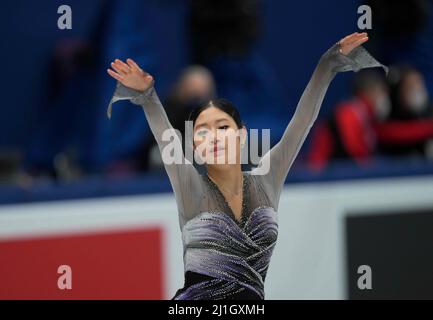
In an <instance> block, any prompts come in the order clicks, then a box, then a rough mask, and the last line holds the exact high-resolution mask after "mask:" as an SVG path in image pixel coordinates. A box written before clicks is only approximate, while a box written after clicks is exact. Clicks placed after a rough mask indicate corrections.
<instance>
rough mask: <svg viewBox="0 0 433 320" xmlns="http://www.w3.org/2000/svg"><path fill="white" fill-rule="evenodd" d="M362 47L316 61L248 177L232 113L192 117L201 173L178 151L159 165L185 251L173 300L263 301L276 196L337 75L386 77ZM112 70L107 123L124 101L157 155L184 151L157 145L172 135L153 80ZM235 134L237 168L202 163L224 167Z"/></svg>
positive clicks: (339, 49) (361, 38) (224, 107)
mask: <svg viewBox="0 0 433 320" xmlns="http://www.w3.org/2000/svg"><path fill="white" fill-rule="evenodd" d="M367 40H368V37H367V34H366V33H357V32H356V33H353V34H351V35H349V36H347V37H345V38H343V39H342V40H340V41H339V42H337V43H336V44H334V45H333V46H332V47H331V48H330V49H329V50H328V51H326V52H325V53H324V54H323V55H322V57H321V59H320V61H319V63H318V65H317V66H316V68H315V70H314V73H313V75H312V77H311V79H310V81H309V83H308V85H307V87H306V89H305V91H304V92H303V94H302V96H301V99H300V101H299V103H298V105H297V108H296V111H295V114H294V115H293V118H292V119H291V121H290V123H289V124H288V126H287V128H286V130H285V132H284V134H283V137H282V138H281V140H280V141H279V142H278V143H277V144H276V145H275V146H273V147H272V148H271V150H269V151H268V152H267V153H266V154H265V155H264V156H263V157H262V158H261V159H260V162H259V164H258V167H257V168H254V169H253V170H251V171H249V172H246V171H244V172H243V171H242V170H241V163H240V161H239V154H240V152H241V145H242V144H243V143H244V142H245V127H244V126H243V125H242V122H241V119H240V116H239V113H238V111H237V110H236V109H235V107H234V106H233V105H232V104H231V103H230V102H228V101H227V100H224V99H215V100H211V101H209V102H208V103H207V104H206V105H204V106H202V107H200V108H199V109H197V110H194V111H193V112H192V113H191V115H190V119H191V120H192V121H193V133H194V134H193V148H194V150H196V148H197V147H198V146H201V147H204V148H203V149H202V150H204V151H203V153H202V155H203V156H202V157H203V158H204V159H207V160H205V161H206V168H207V174H204V175H202V174H199V173H198V171H197V170H196V168H195V167H194V165H193V164H192V163H191V161H189V160H188V159H186V158H185V156H184V154H183V152H182V157H183V159H182V160H183V161H182V163H181V164H178V163H165V162H164V167H165V169H166V171H167V174H168V176H169V179H170V182H171V185H172V188H173V191H174V193H175V198H176V204H177V207H178V214H179V224H180V228H181V231H182V242H183V248H184V251H183V253H184V255H183V259H184V273H185V284H184V287H183V288H181V289H179V290H178V291H177V292H176V294H175V296H174V297H173V298H172V299H207V300H213V299H264V296H265V295H264V281H265V277H266V272H267V270H268V266H269V262H270V258H271V255H272V252H273V249H274V246H275V244H276V240H277V234H278V231H277V227H278V224H277V211H278V203H279V198H280V192H281V190H282V188H283V184H284V180H285V178H286V176H287V174H288V171H289V169H290V167H291V165H292V163H293V161H294V160H295V157H296V155H297V154H298V151H299V149H300V148H301V146H302V143H303V142H304V140H305V138H306V136H307V134H308V132H309V130H310V128H311V126H312V125H313V123H314V121H315V119H316V117H317V114H318V113H319V109H320V106H321V103H322V101H323V98H324V95H325V93H326V90H327V88H328V86H329V84H330V83H331V81H332V79H333V78H334V76H335V75H336V73H337V72H341V71H349V70H353V71H355V72H357V71H358V70H360V69H362V68H368V67H377V66H382V67H383V68H384V69H385V71H387V68H386V67H385V66H383V65H381V64H380V63H378V62H377V61H376V60H375V59H374V58H373V57H372V56H371V55H370V54H368V52H367V51H366V50H365V49H364V48H363V47H362V46H360V45H361V44H362V43H364V42H366V41H367ZM111 67H112V69H113V70H111V69H108V70H107V72H108V73H109V75H110V76H112V77H113V78H114V79H116V80H117V86H116V89H115V92H114V94H113V97H112V99H111V101H110V105H109V107H108V110H107V114H108V117H110V116H111V107H112V104H113V103H114V102H116V101H118V100H125V99H128V100H130V101H131V102H132V103H134V104H137V105H140V106H141V107H142V108H143V110H144V113H145V117H146V119H147V121H148V122H149V126H150V129H151V131H152V133H153V135H154V136H155V139H156V140H157V143H158V147H159V149H160V151H161V152H162V151H163V148H164V147H165V146H167V145H168V144H173V143H175V144H176V145H178V146H179V148H178V150H182V147H181V146H182V142H181V139H180V137H179V136H177V135H174V138H175V141H174V142H173V141H166V140H167V139H163V138H162V134H163V132H164V131H165V130H167V129H168V130H173V128H172V126H171V123H170V122H169V120H168V118H167V116H166V113H165V110H164V108H163V106H162V105H161V103H160V100H159V98H158V96H157V94H156V91H155V88H154V81H153V77H152V76H150V75H149V74H148V73H146V72H145V71H143V70H142V69H141V68H140V67H139V66H138V65H137V64H136V63H135V62H134V61H133V60H131V59H127V61H126V63H124V62H122V61H120V60H119V59H116V60H115V61H114V62H113V63H112V64H111ZM221 129H222V130H223V132H225V133H224V134H225V135H223V138H222V139H215V138H214V137H215V136H216V135H215V132H216V131H217V130H219V131H218V132H220V130H221ZM227 129H232V130H227ZM234 132H235V133H236V134H237V135H236V137H235V140H234V141H236V143H235V148H236V149H235V150H236V160H237V161H236V163H232V164H230V163H228V162H227V161H225V162H223V163H221V161H216V162H217V163H215V161H214V162H212V161H208V160H209V159H211V158H212V157H213V158H220V157H224V159H225V160H227V154H226V153H227V150H228V148H229V146H228V145H227V140H230V139H228V138H230V137H229V136H230V135H232V134H234ZM209 137H210V138H209ZM203 138H209V139H203ZM186 139H188V137H187V138H186ZM230 141H233V140H230ZM203 143H204V144H205V145H203ZM266 162H267V163H266ZM265 164H266V165H268V166H267V167H268V168H269V170H268V172H267V173H266V174H258V172H256V170H257V169H258V168H260V167H262V166H263V165H265Z"/></svg>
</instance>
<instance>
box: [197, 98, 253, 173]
mask: <svg viewBox="0 0 433 320" xmlns="http://www.w3.org/2000/svg"><path fill="white" fill-rule="evenodd" d="M245 133H246V129H245V127H242V128H238V126H237V125H236V122H235V121H234V120H233V118H232V117H231V116H230V115H228V114H227V113H225V112H224V111H222V110H221V109H219V108H216V107H213V106H212V107H209V108H207V109H205V110H203V111H202V112H201V113H200V115H199V116H198V117H197V119H196V121H195V123H194V150H195V153H196V154H197V156H198V157H200V159H201V160H202V161H203V162H204V163H205V164H206V165H224V164H239V163H240V149H241V144H243V143H245V139H246V135H245Z"/></svg>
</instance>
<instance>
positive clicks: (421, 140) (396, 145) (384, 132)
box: [378, 65, 433, 157]
mask: <svg viewBox="0 0 433 320" xmlns="http://www.w3.org/2000/svg"><path fill="white" fill-rule="evenodd" d="M389 83H390V87H391V97H392V112H391V114H390V116H389V119H388V120H387V121H386V126H382V128H381V130H380V131H379V132H378V133H379V135H380V137H381V144H380V145H381V151H382V152H383V153H385V154H388V155H395V156H420V157H431V154H430V151H429V150H430V149H431V144H432V143H433V105H432V102H431V101H430V99H429V94H428V91H427V88H426V86H425V82H424V78H423V76H422V74H421V73H420V72H419V71H418V70H416V69H415V68H413V67H411V66H408V65H402V66H395V67H393V68H391V71H390V75H389Z"/></svg>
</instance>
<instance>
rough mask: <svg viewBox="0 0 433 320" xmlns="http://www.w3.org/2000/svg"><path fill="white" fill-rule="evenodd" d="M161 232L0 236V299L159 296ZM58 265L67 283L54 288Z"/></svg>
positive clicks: (161, 285)
mask: <svg viewBox="0 0 433 320" xmlns="http://www.w3.org/2000/svg"><path fill="white" fill-rule="evenodd" d="M162 236H163V232H162V229H161V228H146V229H140V230H128V231H110V232H106V231H104V232H95V233H86V234H75V235H58V236H50V237H43V238H42V237H38V238H32V239H28V238H26V239H22V240H13V241H12V240H10V241H0V299H56V300H57V299H164V298H165V297H164V295H165V281H164V278H165V276H164V274H163V273H164V272H163V270H164V268H163V267H164V261H163V243H162V241H163V239H162ZM60 266H69V267H70V274H68V276H70V278H69V280H70V284H71V289H68V288H63V289H61V288H59V285H58V282H59V278H61V277H62V276H63V278H66V271H64V270H63V271H60V273H58V271H59V267H60ZM61 269H62V268H61ZM63 269H65V268H63ZM66 269H68V268H66ZM60 280H62V279H60ZM60 282H62V281H60ZM62 283H63V282H62ZM61 287H62V286H61ZM63 287H64V286H63Z"/></svg>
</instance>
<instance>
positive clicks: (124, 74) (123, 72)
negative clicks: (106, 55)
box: [107, 59, 153, 91]
mask: <svg viewBox="0 0 433 320" xmlns="http://www.w3.org/2000/svg"><path fill="white" fill-rule="evenodd" d="M111 68H112V69H113V70H112V69H107V72H108V74H109V75H110V76H112V77H113V78H114V79H116V80H118V81H120V82H121V83H122V84H123V85H124V86H126V87H128V88H131V89H135V90H138V91H146V90H147V89H149V88H150V87H151V86H152V85H153V77H152V76H151V75H150V74H148V73H147V72H146V71H144V70H142V69H141V68H140V67H139V66H138V64H137V63H135V61H134V60H132V59H126V63H125V62H123V61H122V60H119V59H116V60H114V62H112V63H111Z"/></svg>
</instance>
